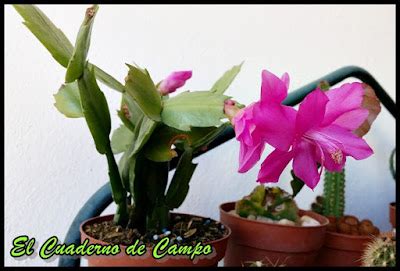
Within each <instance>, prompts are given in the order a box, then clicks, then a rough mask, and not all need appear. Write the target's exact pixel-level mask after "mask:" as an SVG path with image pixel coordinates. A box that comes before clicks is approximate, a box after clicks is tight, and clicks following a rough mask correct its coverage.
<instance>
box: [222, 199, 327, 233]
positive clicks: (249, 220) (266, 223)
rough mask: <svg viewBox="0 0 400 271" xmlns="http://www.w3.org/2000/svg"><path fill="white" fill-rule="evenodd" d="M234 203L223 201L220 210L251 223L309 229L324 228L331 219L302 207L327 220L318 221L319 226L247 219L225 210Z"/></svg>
mask: <svg viewBox="0 0 400 271" xmlns="http://www.w3.org/2000/svg"><path fill="white" fill-rule="evenodd" d="M234 203H236V201H229V202H225V203H222V204H221V205H219V210H220V212H223V213H225V214H226V215H229V216H231V217H235V218H236V219H238V220H240V221H244V222H249V223H256V224H262V225H268V226H272V227H278V228H287V227H291V228H294V229H302V230H307V229H317V228H324V227H326V226H328V224H329V220H328V218H326V217H325V216H323V215H320V214H317V213H315V212H313V211H307V210H302V209H299V211H303V212H311V213H314V214H316V215H318V216H320V217H321V218H323V219H324V220H325V222H324V223H321V222H319V221H318V222H319V223H320V225H319V226H292V225H281V224H275V223H269V222H266V221H259V220H252V219H247V218H244V217H241V216H235V215H233V214H231V213H229V212H227V211H225V210H224V209H223V208H222V207H223V206H224V205H228V204H234Z"/></svg>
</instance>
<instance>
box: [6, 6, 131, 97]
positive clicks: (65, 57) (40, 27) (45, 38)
mask: <svg viewBox="0 0 400 271" xmlns="http://www.w3.org/2000/svg"><path fill="white" fill-rule="evenodd" d="M14 8H15V10H16V11H17V12H18V13H19V14H20V15H21V17H22V18H23V19H24V22H23V23H24V25H26V27H27V28H28V29H29V30H30V31H31V32H32V34H34V35H35V37H36V38H37V39H38V40H39V41H40V42H41V43H42V44H43V46H44V47H46V49H47V50H48V51H49V52H50V54H51V55H52V56H53V58H54V59H55V60H56V61H57V62H58V63H59V64H60V65H61V66H63V67H65V68H66V67H67V66H68V63H69V60H70V58H71V56H72V54H73V51H74V46H73V45H72V43H71V42H70V41H69V40H68V38H67V37H66V36H65V34H64V33H63V32H62V31H61V30H60V29H59V28H57V27H56V26H55V25H54V24H53V22H51V21H50V19H49V18H48V17H47V16H46V15H45V14H44V13H43V12H42V11H41V10H40V9H39V8H38V7H36V6H35V5H14ZM89 65H92V66H93V68H94V71H95V74H96V78H97V79H98V80H100V81H101V82H102V83H103V84H105V85H107V86H108V87H110V88H112V89H114V90H117V91H120V92H124V86H123V85H122V84H121V83H120V82H118V81H117V80H116V79H115V78H113V77H112V76H111V75H109V74H107V73H106V72H105V71H103V70H102V69H100V68H99V67H97V66H95V65H93V64H89ZM90 68H91V67H90Z"/></svg>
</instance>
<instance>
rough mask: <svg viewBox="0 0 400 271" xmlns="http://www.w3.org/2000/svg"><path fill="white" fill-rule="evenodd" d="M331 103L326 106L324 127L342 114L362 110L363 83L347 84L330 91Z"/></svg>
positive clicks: (328, 94)
mask: <svg viewBox="0 0 400 271" xmlns="http://www.w3.org/2000/svg"><path fill="white" fill-rule="evenodd" d="M326 95H327V96H328V98H329V102H328V104H327V105H326V112H325V119H324V122H323V125H324V126H325V125H329V124H331V123H332V122H334V121H335V120H336V119H337V118H338V117H339V116H341V115H342V114H344V113H346V112H349V111H352V110H354V109H359V108H361V103H362V100H363V95H364V88H363V86H362V84H361V83H358V82H355V83H346V84H343V85H342V86H340V87H338V88H334V89H331V90H328V91H327V92H326Z"/></svg>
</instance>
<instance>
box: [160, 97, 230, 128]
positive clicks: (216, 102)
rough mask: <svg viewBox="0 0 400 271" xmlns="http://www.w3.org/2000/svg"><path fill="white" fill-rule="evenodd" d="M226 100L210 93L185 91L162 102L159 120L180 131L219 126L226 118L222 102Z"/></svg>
mask: <svg viewBox="0 0 400 271" xmlns="http://www.w3.org/2000/svg"><path fill="white" fill-rule="evenodd" d="M228 98H229V97H228V96H225V95H222V94H218V93H214V92H210V91H194V92H190V91H186V92H183V93H180V94H179V95H177V96H175V97H172V98H170V99H167V100H165V101H164V108H163V111H162V113H161V118H162V121H163V122H164V123H165V124H166V125H168V126H171V127H173V128H176V129H178V130H182V131H189V130H190V128H191V127H210V126H219V125H220V124H222V122H221V119H223V118H226V116H225V114H224V101H225V100H226V99H228Z"/></svg>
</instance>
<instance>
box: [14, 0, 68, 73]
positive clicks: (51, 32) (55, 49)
mask: <svg viewBox="0 0 400 271" xmlns="http://www.w3.org/2000/svg"><path fill="white" fill-rule="evenodd" d="M14 8H15V10H16V11H17V12H18V13H19V14H20V15H21V16H22V18H24V20H25V21H24V22H23V23H24V25H26V27H28V29H29V30H30V31H31V32H32V33H33V34H34V35H35V36H36V38H37V39H38V40H39V41H40V42H41V43H42V44H43V46H44V47H46V48H47V50H48V51H49V52H50V53H51V55H52V56H53V57H54V59H55V60H56V61H57V62H58V63H60V64H61V65H62V66H64V67H67V66H68V62H69V59H70V58H71V56H72V52H73V50H74V47H73V46H72V44H71V42H70V41H69V40H68V38H67V37H66V36H65V35H64V33H63V32H62V31H61V30H60V29H58V28H57V27H56V26H55V25H54V24H53V23H52V22H51V21H50V19H49V18H48V17H47V16H46V15H45V14H44V13H43V12H42V11H41V10H40V9H39V8H37V7H36V6H34V5H14Z"/></svg>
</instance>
